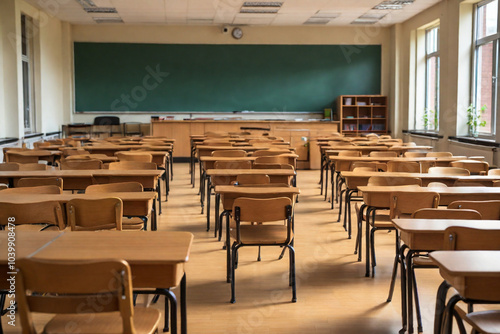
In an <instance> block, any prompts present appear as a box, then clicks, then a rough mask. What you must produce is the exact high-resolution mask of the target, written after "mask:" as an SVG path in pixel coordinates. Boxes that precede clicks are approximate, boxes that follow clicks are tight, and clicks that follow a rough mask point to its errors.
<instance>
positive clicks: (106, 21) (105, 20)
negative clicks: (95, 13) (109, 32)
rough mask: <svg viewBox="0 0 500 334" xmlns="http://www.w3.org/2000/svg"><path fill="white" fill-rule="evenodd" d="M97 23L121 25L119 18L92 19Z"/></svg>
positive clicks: (121, 21)
mask: <svg viewBox="0 0 500 334" xmlns="http://www.w3.org/2000/svg"><path fill="white" fill-rule="evenodd" d="M92 19H94V21H96V22H97V23H123V20H122V18H121V17H93V18H92Z"/></svg>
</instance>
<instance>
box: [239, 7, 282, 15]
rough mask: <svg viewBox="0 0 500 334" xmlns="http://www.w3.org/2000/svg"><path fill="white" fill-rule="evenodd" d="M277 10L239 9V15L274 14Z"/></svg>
mask: <svg viewBox="0 0 500 334" xmlns="http://www.w3.org/2000/svg"><path fill="white" fill-rule="evenodd" d="M278 11H279V8H248V7H244V8H241V10H240V13H242V14H276V13H277V12H278Z"/></svg>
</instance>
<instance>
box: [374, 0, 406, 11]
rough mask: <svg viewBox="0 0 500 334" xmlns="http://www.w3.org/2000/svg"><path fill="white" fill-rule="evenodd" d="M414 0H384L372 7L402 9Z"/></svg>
mask: <svg viewBox="0 0 500 334" xmlns="http://www.w3.org/2000/svg"><path fill="white" fill-rule="evenodd" d="M413 1H414V0H386V1H382V2H381V3H379V4H378V5H376V6H375V7H373V9H378V10H398V9H403V7H404V6H406V5H410V4H412V3H413Z"/></svg>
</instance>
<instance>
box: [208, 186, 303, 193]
mask: <svg viewBox="0 0 500 334" xmlns="http://www.w3.org/2000/svg"><path fill="white" fill-rule="evenodd" d="M215 192H216V193H218V194H221V195H225V194H235V195H239V194H242V195H244V194H248V195H260V194H275V195H289V194H297V195H298V194H300V190H299V188H297V187H275V186H272V184H271V185H270V186H269V187H252V186H235V185H221V186H215Z"/></svg>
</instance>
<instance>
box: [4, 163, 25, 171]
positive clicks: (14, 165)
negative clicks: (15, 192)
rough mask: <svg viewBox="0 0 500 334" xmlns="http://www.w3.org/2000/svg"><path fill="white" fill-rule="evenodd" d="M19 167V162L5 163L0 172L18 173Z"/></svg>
mask: <svg viewBox="0 0 500 334" xmlns="http://www.w3.org/2000/svg"><path fill="white" fill-rule="evenodd" d="M19 165H20V164H18V163H17V162H4V163H1V164H0V171H17V170H19Z"/></svg>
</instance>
